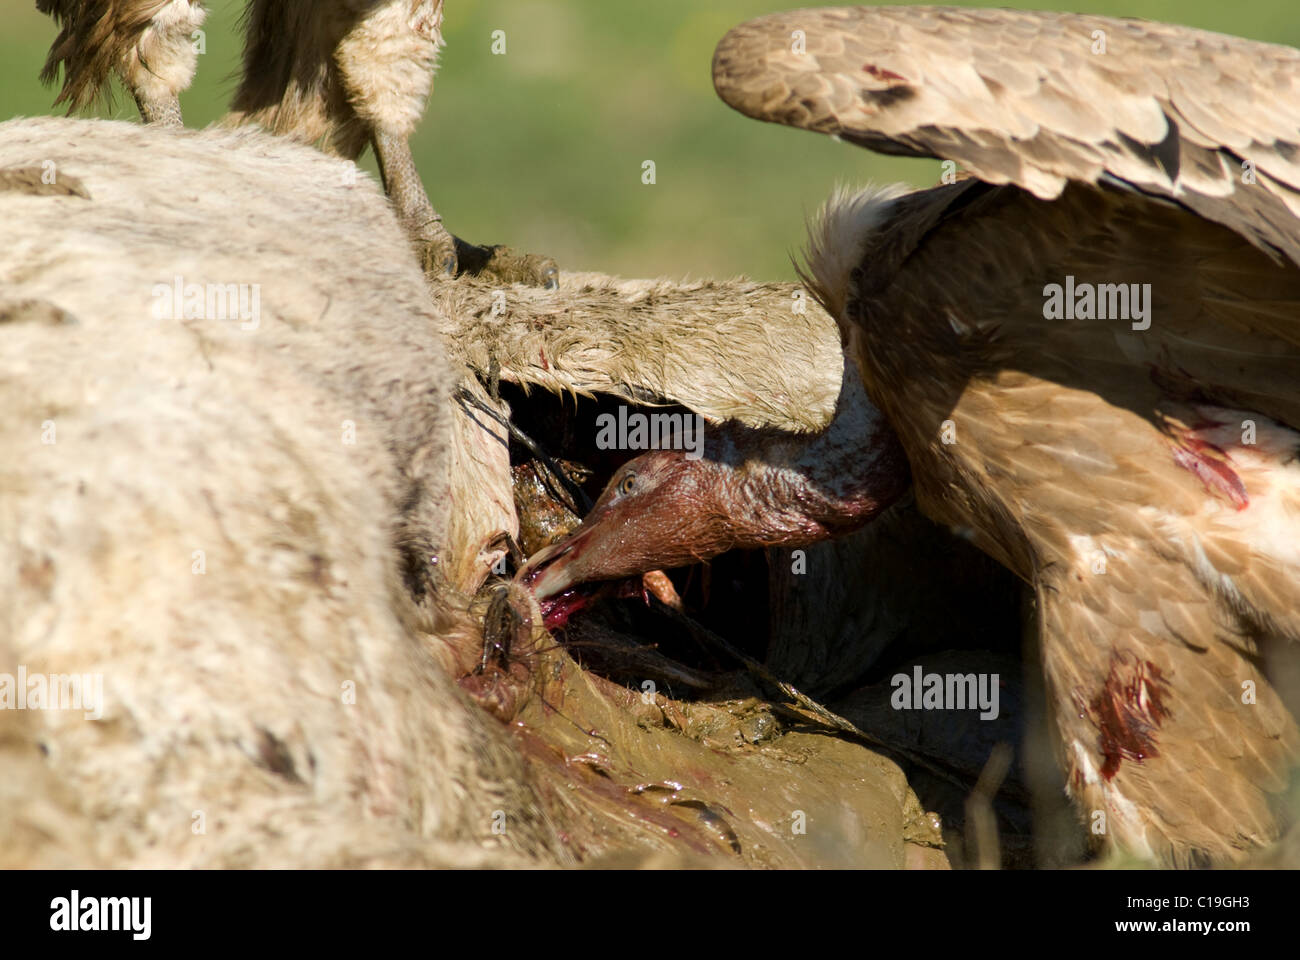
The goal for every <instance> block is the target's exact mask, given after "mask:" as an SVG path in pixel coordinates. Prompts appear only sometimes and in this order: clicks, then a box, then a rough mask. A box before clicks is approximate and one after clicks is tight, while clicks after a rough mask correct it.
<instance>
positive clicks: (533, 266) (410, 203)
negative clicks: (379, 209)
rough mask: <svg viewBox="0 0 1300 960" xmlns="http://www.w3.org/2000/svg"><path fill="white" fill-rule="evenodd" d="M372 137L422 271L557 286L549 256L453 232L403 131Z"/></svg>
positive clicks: (387, 189) (386, 185)
mask: <svg viewBox="0 0 1300 960" xmlns="http://www.w3.org/2000/svg"><path fill="white" fill-rule="evenodd" d="M372 143H373V145H374V149H375V158H376V159H377V160H378V161H379V173H380V176H381V177H382V178H383V181H384V190H385V192H386V193H387V194H388V198H389V200H390V201H391V202H392V204H393V207H394V208H395V209H396V211H397V217H398V219H399V220H400V221H401V223H402V226H403V227H405V228H406V232H407V234H408V235H409V236H410V238H411V241H412V243H414V244H415V248H416V253H417V255H418V256H419V258H420V264H421V266H423V268H424V271H425V273H427V274H428V275H430V276H433V277H454V276H461V275H464V274H470V275H473V276H479V275H483V274H489V275H491V276H494V277H496V278H498V279H499V280H501V281H503V282H506V283H524V284H530V285H534V286H544V287H546V288H547V289H548V290H554V289H557V288H558V287H559V285H560V283H559V276H560V274H559V270H558V268H557V267H556V265H555V261H554V260H552V259H551V258H550V257H542V256H538V255H536V254H517V253H515V252H514V251H513V250H511V249H510V248H509V247H504V246H501V245H493V246H480V245H478V244H474V243H468V242H467V241H465V240H462V239H460V238H459V237H456V236H453V235H452V234H451V232H450V231H449V230H448V229H447V228H446V227H445V226H443V223H442V216H441V215H440V214H439V213H438V212H437V211H436V210H434V209H433V204H432V203H430V202H429V196H428V194H426V193H425V192H424V185H423V183H421V182H420V174H419V172H418V171H417V170H416V169H415V158H414V157H412V156H411V145H410V142H409V141H408V140H407V139H406V137H403V136H400V135H398V134H394V133H391V132H389V131H385V130H380V129H376V130H375V133H374V138H373V140H372Z"/></svg>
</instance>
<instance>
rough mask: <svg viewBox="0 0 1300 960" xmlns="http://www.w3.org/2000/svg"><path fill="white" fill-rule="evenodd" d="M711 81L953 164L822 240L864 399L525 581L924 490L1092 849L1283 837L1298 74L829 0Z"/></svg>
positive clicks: (705, 546)
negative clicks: (983, 564) (1029, 624)
mask: <svg viewBox="0 0 1300 960" xmlns="http://www.w3.org/2000/svg"><path fill="white" fill-rule="evenodd" d="M713 76H714V84H715V87H716V89H717V91H718V93H719V94H720V96H721V97H722V99H723V100H724V101H726V102H727V103H728V104H729V105H730V106H732V107H734V108H735V109H737V110H739V111H740V112H742V113H744V114H747V115H749V116H752V117H755V118H757V119H760V120H766V121H772V122H777V123H783V124H787V125H790V126H796V127H801V128H805V129H808V130H814V131H817V132H821V133H826V134H829V135H831V136H834V137H837V138H839V139H841V140H847V141H849V142H852V143H856V144H859V145H861V146H866V147H869V148H871V149H874V150H878V151H882V152H888V153H894V154H901V155H905V156H917V157H933V158H939V159H942V160H945V161H951V162H952V164H951V165H950V166H949V167H948V170H949V172H952V173H954V174H957V173H958V169H957V168H960V173H961V174H965V176H961V175H958V176H953V177H945V181H951V182H944V183H941V184H940V185H939V186H936V187H934V188H932V189H926V190H917V191H909V190H906V189H902V188H886V189H869V190H865V191H862V192H859V193H846V192H840V193H837V194H836V195H835V196H834V197H832V199H831V200H830V202H829V203H828V205H827V207H826V208H825V210H824V211H823V213H822V214H821V216H820V218H818V219H817V221H816V222H815V223H814V224H813V225H812V227H811V228H810V243H809V249H808V254H807V261H806V267H805V270H806V275H807V282H808V286H809V288H810V289H811V291H812V292H813V293H814V294H815V295H816V297H817V298H818V299H819V300H820V301H821V302H822V303H823V304H824V305H825V306H826V308H827V309H828V311H829V312H830V313H831V314H832V315H833V316H834V317H835V318H836V320H837V321H838V323H839V326H840V330H841V333H842V337H843V341H844V346H845V354H846V358H847V369H848V371H849V372H850V374H851V373H854V372H856V373H857V374H860V376H861V385H862V387H864V388H865V395H860V394H855V392H854V389H853V388H852V386H851V385H849V384H850V381H851V380H852V379H853V377H852V376H851V375H850V376H848V377H846V389H845V392H844V394H843V396H842V397H841V405H840V409H839V411H838V413H837V416H836V420H835V422H834V423H833V424H832V425H831V426H830V427H829V428H828V429H827V430H826V431H825V432H824V433H823V434H822V435H820V436H818V437H815V438H813V439H811V440H804V441H800V442H792V441H791V439H790V438H789V437H788V436H781V437H772V436H767V435H763V434H758V433H749V434H740V433H737V432H735V431H715V432H714V433H713V435H712V436H711V437H710V438H709V439H708V440H707V441H706V449H705V456H704V457H703V458H701V459H698V460H690V459H687V458H686V457H685V456H684V455H683V454H682V452H681V451H656V452H652V453H649V454H646V455H644V456H642V457H639V458H637V459H635V460H633V461H631V462H630V463H629V464H628V465H627V466H626V467H625V468H624V469H623V470H622V471H620V472H619V473H617V474H616V475H615V476H614V478H613V479H612V480H611V482H610V484H609V486H608V487H607V488H606V490H605V492H604V494H603V495H602V496H601V498H600V500H599V501H598V503H597V505H596V506H595V508H594V510H593V512H592V513H591V514H590V515H589V516H588V518H587V519H586V520H585V521H584V524H583V526H582V527H581V528H579V530H577V531H576V532H575V534H574V535H573V536H572V537H571V538H569V539H568V540H567V541H565V542H563V543H561V544H558V545H556V546H554V547H551V548H548V549H547V550H544V551H542V552H541V553H539V554H538V555H537V556H535V557H534V558H533V559H532V560H531V561H530V562H529V564H528V566H527V567H526V568H525V569H524V570H523V571H522V572H521V578H522V580H523V581H524V582H525V583H527V584H529V585H531V587H532V588H533V590H534V591H535V593H536V595H537V596H538V597H539V598H540V599H541V600H542V601H543V610H544V611H551V612H552V613H553V612H554V611H556V610H557V609H560V608H561V607H563V609H565V610H567V609H570V608H571V607H572V606H573V604H574V602H575V601H574V596H575V594H574V593H573V591H578V590H580V589H581V588H580V587H579V585H580V584H582V583H583V582H585V581H590V580H600V579H610V578H616V577H622V576H626V575H629V574H633V573H636V572H638V571H640V570H644V569H647V568H650V567H661V566H666V565H671V564H682V563H687V562H690V561H691V560H693V559H703V558H706V557H708V556H710V555H713V554H716V553H718V552H720V551H721V550H724V549H728V548H730V547H734V546H756V545H772V544H788V545H794V544H799V543H807V542H810V541H813V540H817V539H820V538H824V537H829V536H834V535H837V534H838V533H840V532H842V531H844V530H847V529H851V528H852V527H854V526H855V525H859V524H863V523H865V522H867V521H869V520H870V519H871V518H872V517H873V516H874V515H875V514H877V513H878V512H879V511H880V510H881V509H882V508H883V507H884V506H886V505H887V504H889V503H890V502H891V501H892V500H893V499H894V498H896V497H898V496H899V495H900V494H901V493H902V491H903V490H904V488H905V487H906V486H907V484H908V481H909V477H910V480H911V483H912V484H913V485H914V487H915V493H916V498H917V502H918V503H919V505H920V507H921V509H922V511H923V512H925V513H926V514H927V515H928V516H930V517H931V518H933V519H935V520H937V521H940V522H942V523H946V524H949V525H951V526H953V527H954V528H955V529H957V530H960V531H963V532H965V533H966V534H967V535H968V536H969V537H971V538H972V540H973V541H974V543H975V544H976V545H977V546H979V547H980V548H981V549H983V550H984V551H985V552H987V553H988V554H989V555H991V556H992V557H993V558H995V559H996V560H998V561H999V562H1001V563H1002V564H1003V565H1005V566H1006V567H1008V568H1009V569H1010V570H1011V571H1013V572H1014V573H1015V574H1017V575H1018V576H1019V577H1021V578H1022V579H1023V580H1024V581H1025V582H1027V583H1028V584H1029V585H1031V587H1032V588H1033V589H1034V591H1035V592H1036V595H1037V610H1036V613H1037V629H1038V632H1039V642H1040V653H1041V658H1042V662H1043V667H1044V672H1045V679H1046V686H1047V692H1048V697H1049V701H1050V704H1051V707H1052V710H1053V714H1054V724H1055V733H1056V738H1055V743H1056V747H1057V752H1058V756H1059V759H1060V762H1061V764H1062V766H1063V769H1064V773H1065V775H1066V780H1067V789H1068V791H1069V792H1070V794H1071V795H1072V796H1073V797H1074V799H1075V800H1076V802H1077V805H1078V807H1079V809H1080V812H1081V813H1082V814H1083V815H1084V817H1085V818H1086V821H1087V823H1088V824H1089V826H1090V827H1091V828H1092V831H1093V832H1094V833H1096V834H1098V835H1100V836H1102V837H1103V838H1104V840H1105V841H1106V843H1107V845H1108V846H1110V847H1111V848H1113V849H1117V850H1120V851H1124V852H1127V853H1128V854H1130V855H1133V856H1137V857H1140V858H1143V859H1149V860H1153V861H1155V862H1159V863H1164V864H1169V865H1187V864H1199V863H1207V862H1208V863H1223V862H1231V861H1237V860H1241V859H1243V858H1244V857H1245V856H1246V855H1247V854H1248V853H1249V852H1250V851H1252V850H1254V849H1256V848H1258V847H1260V846H1262V845H1265V844H1268V843H1269V842H1270V841H1272V840H1274V839H1275V838H1276V837H1278V835H1279V833H1280V831H1281V830H1282V829H1283V827H1284V825H1285V822H1286V816H1285V811H1284V809H1283V808H1284V806H1285V803H1284V802H1283V796H1284V793H1285V791H1286V789H1287V786H1288V779H1289V776H1290V774H1291V773H1292V772H1293V770H1294V767H1295V764H1296V759H1297V751H1298V750H1300V735H1298V733H1297V727H1296V718H1295V712H1294V711H1295V706H1294V700H1291V701H1289V702H1288V697H1294V694H1295V693H1296V690H1295V689H1294V687H1295V684H1294V673H1292V674H1291V678H1292V679H1291V680H1290V681H1289V682H1288V680H1287V668H1288V666H1290V665H1292V664H1294V662H1295V659H1296V653H1297V648H1296V644H1297V642H1300V318H1298V316H1297V308H1298V307H1300V270H1298V269H1297V263H1300V221H1298V220H1297V215H1298V214H1300V163H1298V162H1297V145H1300V89H1298V88H1300V53H1298V52H1297V51H1295V50H1292V49H1289V48H1286V47H1279V46H1272V45H1269V44H1263V43H1254V42H1250V41H1246V40H1241V39H1237V38H1234V37H1228V36H1221V35H1218V34H1213V33H1207V32H1203V31H1199V30H1192V29H1188V28H1183V27H1177V26H1167V25H1163V24H1158V23H1145V22H1140V21H1135V20H1117V19H1110V18H1104V17H1091V16H1075V15H1068V14H1056V13H1030V12H1021V11H1011V10H965V9H954V8H942V7H897V8H880V9H870V8H830V9H822V10H808V11H799V12H792V13H783V14H778V15H773V16H769V17H764V18H760V19H758V20H754V21H752V22H749V23H746V24H744V25H742V26H740V27H737V28H736V29H734V30H732V31H731V32H730V33H729V34H727V36H726V37H724V38H723V40H722V41H721V43H720V44H719V46H718V48H717V51H716V53H715V55H714V61H713ZM779 361H780V358H779V356H778V357H774V358H773V362H779ZM557 605H558V606H557Z"/></svg>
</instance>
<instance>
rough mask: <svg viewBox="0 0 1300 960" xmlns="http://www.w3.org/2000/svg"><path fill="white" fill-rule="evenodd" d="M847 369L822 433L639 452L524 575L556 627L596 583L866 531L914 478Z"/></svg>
mask: <svg viewBox="0 0 1300 960" xmlns="http://www.w3.org/2000/svg"><path fill="white" fill-rule="evenodd" d="M846 374H847V376H848V377H849V386H848V388H846V389H843V390H842V391H841V397H840V403H839V405H838V407H837V416H836V421H835V423H833V424H832V427H831V428H828V429H827V430H826V431H825V432H824V433H823V434H822V435H821V436H820V437H819V438H818V439H819V441H820V442H816V441H814V442H812V443H809V442H808V440H807V439H806V438H802V439H801V438H798V435H795V438H794V439H792V437H791V435H789V434H784V433H781V432H779V431H770V430H768V431H764V430H755V429H752V428H747V427H741V426H736V425H732V426H728V427H720V428H717V429H714V430H711V431H709V432H707V433H706V437H705V442H704V445H703V450H702V452H701V453H700V455H698V456H693V455H691V454H690V453H689V452H688V451H686V450H682V449H665V450H652V451H650V452H648V453H644V454H642V455H640V456H638V457H634V458H633V459H632V460H630V461H628V462H627V463H626V464H625V465H624V466H623V467H622V468H620V469H619V470H618V471H617V472H616V473H615V474H614V476H613V478H612V479H611V480H610V481H609V483H608V484H607V485H606V487H605V489H604V491H603V492H602V493H601V495H600V499H599V500H598V501H597V502H596V504H595V505H594V506H593V507H592V510H591V512H590V513H589V514H588V515H587V516H586V518H585V519H584V520H583V522H582V525H581V526H580V527H579V528H578V529H577V530H575V531H574V532H573V534H572V535H571V536H569V537H568V538H567V539H565V540H564V541H562V542H561V543H558V544H555V545H554V546H552V547H549V548H547V549H545V550H542V551H540V552H539V553H537V554H536V555H534V556H533V557H532V558H530V560H529V561H528V563H527V565H526V566H525V567H524V569H523V570H522V571H521V572H520V575H519V577H520V579H521V581H522V582H523V583H524V584H525V585H526V586H528V587H529V588H530V589H531V590H532V591H533V593H534V594H535V595H536V596H537V598H538V600H539V601H540V602H541V604H542V613H543V615H544V617H545V618H546V624H547V626H548V627H555V626H561V625H563V623H564V622H565V621H567V619H568V618H569V616H571V615H572V614H573V613H574V612H576V610H578V609H579V608H580V607H581V606H583V605H584V604H585V602H586V601H587V600H588V599H589V598H590V596H591V593H592V591H591V589H590V588H589V589H588V590H586V591H583V590H581V589H580V588H581V586H582V585H584V584H586V585H590V584H593V583H599V582H602V581H614V580H622V579H625V578H629V577H636V576H638V575H640V574H643V573H648V572H650V571H651V570H659V569H665V568H668V569H671V568H673V567H683V566H687V565H689V564H692V563H699V562H701V561H703V560H708V559H710V558H711V557H715V556H717V555H718V554H720V553H725V552H726V551H728V550H735V549H754V548H758V547H775V546H789V547H797V546H801V545H806V544H809V543H816V542H818V541H821V540H826V539H829V538H831V537H834V536H838V535H840V534H844V533H848V532H850V531H852V530H855V529H857V528H858V527H860V526H862V525H863V524H865V523H866V522H867V521H868V520H870V519H871V518H872V517H874V516H876V515H877V514H879V513H880V511H882V510H884V509H885V508H886V507H888V506H889V505H890V504H891V503H893V502H894V501H895V500H897V499H898V497H899V496H900V495H901V494H902V493H903V492H904V490H906V489H907V486H908V483H909V475H908V467H907V459H906V457H904V455H903V451H902V447H901V446H900V445H899V442H898V437H897V436H896V435H895V433H894V431H893V430H892V429H891V428H890V426H889V425H888V424H887V423H886V422H885V421H884V419H883V418H882V417H881V416H880V415H879V412H878V411H876V410H875V408H874V407H872V406H871V405H870V403H869V402H868V401H867V400H866V398H865V395H864V394H863V393H862V390H861V385H860V384H857V383H856V382H855V379H856V378H853V376H852V374H851V372H846ZM850 407H852V408H853V409H849V408H850ZM706 429H707V428H706ZM846 440H847V441H849V442H848V443H846ZM846 453H848V454H849V455H851V456H852V457H853V458H854V462H853V464H852V466H851V468H850V467H849V466H848V465H847V464H845V463H844V462H843V460H842V458H843V455H844V454H846Z"/></svg>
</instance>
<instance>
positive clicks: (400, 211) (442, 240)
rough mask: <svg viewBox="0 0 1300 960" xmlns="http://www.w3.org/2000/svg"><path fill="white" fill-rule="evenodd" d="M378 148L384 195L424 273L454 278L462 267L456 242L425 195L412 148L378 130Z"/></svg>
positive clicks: (396, 137)
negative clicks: (394, 210) (414, 250)
mask: <svg viewBox="0 0 1300 960" xmlns="http://www.w3.org/2000/svg"><path fill="white" fill-rule="evenodd" d="M374 146H375V159H377V160H378V161H379V175H380V176H381V177H383V180H384V191H385V192H386V193H387V194H388V199H389V200H391V201H392V203H393V206H394V207H395V208H396V209H397V219H398V220H400V221H401V222H402V226H403V227H405V228H406V232H407V233H408V234H409V235H410V237H411V241H412V242H413V243H414V244H415V248H416V252H417V253H418V254H419V256H420V263H421V265H422V266H423V267H424V272H425V273H427V274H429V275H430V276H435V277H436V276H439V275H441V276H446V277H454V276H455V275H456V270H457V266H458V260H457V257H456V240H455V238H454V237H453V236H452V235H451V233H450V232H448V230H447V228H446V227H444V226H443V225H442V217H441V216H440V215H439V214H438V212H437V211H436V210H434V209H433V204H431V203H430V202H429V197H428V195H427V194H426V193H425V192H424V184H422V183H421V182H420V174H419V173H418V172H417V171H416V169H415V158H414V157H412V156H411V145H410V144H409V143H407V142H406V138H405V137H401V136H394V135H393V134H391V133H386V132H385V131H383V130H376V131H375V136H374Z"/></svg>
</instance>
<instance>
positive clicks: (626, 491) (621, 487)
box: [618, 470, 636, 497]
mask: <svg viewBox="0 0 1300 960" xmlns="http://www.w3.org/2000/svg"><path fill="white" fill-rule="evenodd" d="M635 485H636V473H635V472H634V471H632V470H629V471H628V472H627V473H625V474H624V475H623V479H622V480H620V481H619V482H618V492H619V496H623V497H626V496H629V495H630V494H631V493H632V488H633V487H634V486H635Z"/></svg>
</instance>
